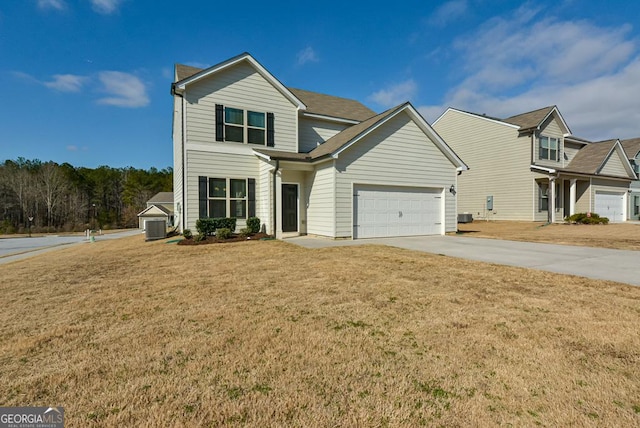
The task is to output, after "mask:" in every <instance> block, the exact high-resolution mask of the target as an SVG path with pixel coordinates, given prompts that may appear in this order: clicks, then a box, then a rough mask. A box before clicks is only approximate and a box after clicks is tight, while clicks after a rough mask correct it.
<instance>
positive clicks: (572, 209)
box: [569, 178, 578, 215]
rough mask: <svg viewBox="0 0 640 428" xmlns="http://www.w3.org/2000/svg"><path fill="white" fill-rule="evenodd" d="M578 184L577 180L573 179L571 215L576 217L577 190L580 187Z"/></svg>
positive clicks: (570, 204)
mask: <svg viewBox="0 0 640 428" xmlns="http://www.w3.org/2000/svg"><path fill="white" fill-rule="evenodd" d="M577 183H578V180H577V179H575V178H572V179H571V186H570V187H569V215H574V214H575V213H576V188H577V187H578V186H577Z"/></svg>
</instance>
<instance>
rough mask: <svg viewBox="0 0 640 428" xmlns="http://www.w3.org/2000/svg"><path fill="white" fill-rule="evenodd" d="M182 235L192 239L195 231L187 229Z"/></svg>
mask: <svg viewBox="0 0 640 428" xmlns="http://www.w3.org/2000/svg"><path fill="white" fill-rule="evenodd" d="M182 236H184V239H191V238H193V233H191V229H185V230H184V231H183V232H182Z"/></svg>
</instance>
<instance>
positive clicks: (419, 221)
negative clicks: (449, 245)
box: [353, 185, 443, 238]
mask: <svg viewBox="0 0 640 428" xmlns="http://www.w3.org/2000/svg"><path fill="white" fill-rule="evenodd" d="M353 199H354V201H353V207H354V215H353V216H354V226H353V237H354V238H382V237H391V236H413V235H439V234H441V233H442V230H443V229H442V203H443V201H442V190H441V189H430V188H415V187H389V186H363V185H361V186H356V187H355V189H354V198H353Z"/></svg>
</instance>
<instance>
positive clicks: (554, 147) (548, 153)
mask: <svg viewBox="0 0 640 428" xmlns="http://www.w3.org/2000/svg"><path fill="white" fill-rule="evenodd" d="M559 147H560V140H559V139H558V138H555V137H545V136H544V135H541V136H540V138H538V158H539V159H542V160H551V161H556V162H557V161H558V153H559Z"/></svg>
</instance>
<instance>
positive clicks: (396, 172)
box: [336, 113, 464, 237]
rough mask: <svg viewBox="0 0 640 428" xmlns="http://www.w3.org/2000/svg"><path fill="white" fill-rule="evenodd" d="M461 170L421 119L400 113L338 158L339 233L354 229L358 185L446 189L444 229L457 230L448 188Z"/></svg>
mask: <svg viewBox="0 0 640 428" xmlns="http://www.w3.org/2000/svg"><path fill="white" fill-rule="evenodd" d="M456 173H457V172H456V166H454V165H453V164H452V163H451V161H450V160H449V159H447V157H446V156H445V155H444V154H443V153H442V152H441V151H440V149H438V147H437V146H436V145H435V144H434V143H433V142H432V141H431V140H430V139H429V138H428V137H427V136H426V135H425V134H424V132H422V130H421V129H420V128H419V127H418V126H417V125H416V123H415V122H413V121H412V120H411V119H410V117H409V116H408V115H407V114H405V113H400V114H399V115H398V116H396V117H394V118H392V119H390V120H389V121H388V122H387V123H385V124H384V125H382V126H381V127H380V128H378V129H376V130H375V131H374V132H373V133H371V134H369V135H367V136H366V137H364V138H363V139H362V140H360V141H358V142H356V143H355V144H354V145H353V146H351V147H350V148H348V149H346V150H345V151H344V152H342V153H341V154H340V155H339V157H338V159H337V160H336V237H351V236H352V234H353V220H354V219H353V186H354V185H358V184H373V185H385V186H411V187H422V188H424V187H428V188H432V189H443V188H445V189H447V191H446V192H445V198H446V199H445V206H446V211H445V218H444V221H445V226H446V229H445V230H446V231H447V232H448V231H455V230H457V219H456V212H455V197H454V196H453V195H452V194H451V193H450V192H449V190H448V189H449V188H450V187H451V185H452V184H455V183H456ZM463 174H464V173H463Z"/></svg>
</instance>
